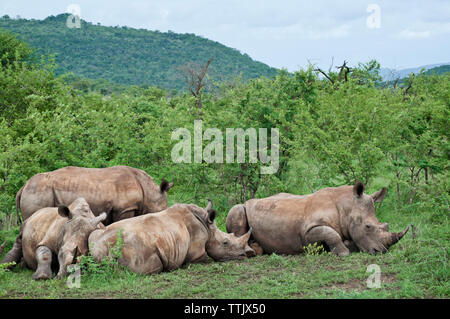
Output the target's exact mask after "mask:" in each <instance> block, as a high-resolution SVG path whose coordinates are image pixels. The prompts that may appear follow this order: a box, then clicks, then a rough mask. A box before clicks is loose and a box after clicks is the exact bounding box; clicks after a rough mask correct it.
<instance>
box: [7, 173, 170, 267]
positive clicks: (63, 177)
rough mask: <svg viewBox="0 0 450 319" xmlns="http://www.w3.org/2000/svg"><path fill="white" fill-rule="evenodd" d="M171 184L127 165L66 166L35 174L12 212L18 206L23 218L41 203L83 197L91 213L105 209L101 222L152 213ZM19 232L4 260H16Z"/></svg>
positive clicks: (54, 203) (60, 202)
mask: <svg viewBox="0 0 450 319" xmlns="http://www.w3.org/2000/svg"><path fill="white" fill-rule="evenodd" d="M172 186H173V183H169V182H167V181H166V180H164V179H163V180H162V182H161V185H158V184H156V183H155V182H154V180H153V178H151V177H150V176H149V175H148V174H147V173H146V172H144V171H143V170H140V169H137V168H133V167H129V166H113V167H107V168H83V167H73V166H68V167H64V168H60V169H58V170H55V171H52V172H47V173H40V174H36V175H34V176H33V177H31V178H30V179H29V180H28V181H27V182H26V183H25V185H24V186H22V188H21V189H20V190H19V191H18V192H17V195H16V212H17V216H18V219H20V217H19V209H20V211H21V212H22V218H23V220H24V221H25V220H26V219H27V218H29V217H30V216H31V215H32V214H33V213H34V212H36V211H37V210H39V209H41V208H44V207H57V206H59V205H66V206H67V205H69V204H70V203H72V202H73V201H74V200H75V199H76V198H79V197H83V198H85V199H86V201H87V202H88V203H89V206H90V207H91V210H92V212H93V213H94V215H95V216H97V215H99V214H100V213H102V212H106V214H107V219H106V220H105V222H104V224H106V225H108V224H110V223H112V222H115V221H118V220H121V219H125V218H130V217H133V216H138V215H143V214H148V213H155V212H159V211H162V210H164V209H166V208H167V206H168V202H167V191H168V190H169V189H170V188H171V187H172ZM21 235H22V233H20V234H19V236H17V240H16V242H15V243H14V246H13V248H12V249H11V250H10V251H9V252H8V254H7V255H6V257H5V258H4V262H11V261H14V260H17V258H18V256H19V254H20V249H21V238H22V237H21Z"/></svg>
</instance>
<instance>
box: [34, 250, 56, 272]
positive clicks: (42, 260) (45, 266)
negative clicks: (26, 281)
mask: <svg viewBox="0 0 450 319" xmlns="http://www.w3.org/2000/svg"><path fill="white" fill-rule="evenodd" d="M36 261H37V264H38V266H37V269H36V272H35V273H34V274H33V279H34V280H39V279H50V278H52V276H53V274H52V268H51V265H52V251H51V250H50V249H49V248H48V247H47V246H39V247H38V248H37V249H36Z"/></svg>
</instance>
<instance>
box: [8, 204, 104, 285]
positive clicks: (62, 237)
mask: <svg viewBox="0 0 450 319" xmlns="http://www.w3.org/2000/svg"><path fill="white" fill-rule="evenodd" d="M105 218H106V214H105V213H102V214H100V215H99V216H97V217H95V216H94V214H93V213H92V211H91V209H90V208H89V205H88V203H87V202H86V200H85V199H84V198H78V199H76V200H75V201H73V203H71V204H70V205H69V206H68V207H67V206H59V207H57V208H56V207H47V208H42V209H40V210H38V211H37V212H36V213H34V214H33V215H32V216H31V217H30V218H28V219H27V220H26V221H25V222H24V223H23V224H22V231H21V234H22V238H21V249H20V252H19V253H18V254H17V255H16V257H17V259H15V260H7V261H6V262H11V261H15V262H18V261H19V260H20V258H21V257H23V259H24V261H25V263H26V265H27V266H28V267H29V268H31V269H33V270H36V271H35V273H34V274H33V279H48V278H51V277H52V276H53V273H52V265H59V271H58V278H62V277H64V276H65V275H66V274H67V269H66V268H67V266H68V265H70V264H72V263H73V262H74V261H75V258H76V256H77V254H79V255H85V254H87V253H88V245H87V242H88V237H89V235H90V233H91V232H92V231H94V230H95V229H96V228H98V227H103V228H104V226H103V225H102V224H100V223H101V222H102V221H103V220H105ZM55 256H57V258H58V260H57V262H56V260H55ZM3 262H5V261H4V260H3V261H2V262H1V263H3Z"/></svg>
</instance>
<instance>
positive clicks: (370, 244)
mask: <svg viewBox="0 0 450 319" xmlns="http://www.w3.org/2000/svg"><path fill="white" fill-rule="evenodd" d="M364 190H365V186H364V184H362V183H361V182H358V181H357V182H356V183H355V185H354V186H353V203H352V208H351V212H350V215H349V223H348V231H349V234H350V237H351V239H352V240H353V241H354V243H355V244H356V245H357V246H358V248H359V249H360V250H362V251H365V252H369V253H372V254H375V253H377V252H383V253H384V252H386V251H387V250H388V249H389V247H390V246H392V245H394V244H395V243H396V242H398V241H399V240H400V239H401V238H402V237H403V236H404V235H405V234H406V232H407V231H408V229H409V226H407V227H406V229H405V230H404V231H402V232H400V233H391V232H389V225H388V224H387V223H384V224H381V223H380V222H379V221H378V219H377V217H376V216H375V206H374V202H381V201H382V200H383V198H384V196H385V195H386V188H384V187H383V188H382V189H381V190H379V191H377V192H375V193H373V194H372V195H367V194H365V193H364Z"/></svg>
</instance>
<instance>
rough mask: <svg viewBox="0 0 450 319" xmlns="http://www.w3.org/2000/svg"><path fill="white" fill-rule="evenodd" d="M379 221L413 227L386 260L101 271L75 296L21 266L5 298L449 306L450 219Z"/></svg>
mask: <svg viewBox="0 0 450 319" xmlns="http://www.w3.org/2000/svg"><path fill="white" fill-rule="evenodd" d="M378 216H379V220H380V221H381V222H389V223H390V230H391V231H400V230H401V229H403V228H404V226H405V225H406V224H409V223H411V224H414V225H415V227H414V232H411V231H410V232H409V233H408V234H407V235H406V236H405V238H404V239H402V240H401V241H400V242H399V243H397V244H396V245H395V246H393V247H391V250H390V251H389V252H388V253H386V254H383V255H375V256H373V255H369V254H366V253H354V254H352V255H351V256H349V257H344V258H340V257H336V256H334V255H331V254H328V253H322V254H320V255H313V254H303V255H297V256H280V255H275V254H273V255H264V256H259V257H255V258H251V259H247V260H243V261H234V262H224V263H214V262H212V261H211V260H208V262H206V263H203V264H190V265H186V266H184V267H183V268H181V269H177V270H175V271H171V272H164V273H161V274H157V275H151V276H143V275H138V274H134V273H131V272H129V271H127V270H124V269H118V268H107V267H105V268H102V267H98V268H97V270H96V271H89V272H85V273H83V274H82V276H81V282H80V288H72V289H70V288H68V286H67V284H66V281H65V280H57V279H52V280H48V281H39V282H36V281H33V280H32V279H31V275H32V271H31V270H28V269H20V267H18V266H17V267H15V268H14V269H12V270H11V271H5V270H1V269H0V298H133V299H135V298H448V297H449V296H450V283H449V277H450V276H449V275H450V269H449V261H448V252H449V243H450V238H449V237H450V227H449V223H448V217H445V218H442V217H436V216H434V215H433V213H432V212H420V211H419V210H418V208H417V207H415V206H409V207H403V208H398V207H397V208H396V207H395V206H393V205H390V206H389V205H385V204H383V206H382V207H381V208H380V209H379V213H378ZM220 226H221V227H223V225H220ZM14 231H15V230H10V231H3V232H0V238H5V237H6V238H7V239H8V244H9V245H10V244H12V240H13V239H14V236H13V235H14ZM371 264H376V265H378V266H379V267H380V270H381V287H380V288H368V285H367V279H368V277H369V276H370V275H371V273H369V272H367V267H368V266H369V265H371Z"/></svg>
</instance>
